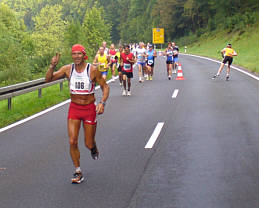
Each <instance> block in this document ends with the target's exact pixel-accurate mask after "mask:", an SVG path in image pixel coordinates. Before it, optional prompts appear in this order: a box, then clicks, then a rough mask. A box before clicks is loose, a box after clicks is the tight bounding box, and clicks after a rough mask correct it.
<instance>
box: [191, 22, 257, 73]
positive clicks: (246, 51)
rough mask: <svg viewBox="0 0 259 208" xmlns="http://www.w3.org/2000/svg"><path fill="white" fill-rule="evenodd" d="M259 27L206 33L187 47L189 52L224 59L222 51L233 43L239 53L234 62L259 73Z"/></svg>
mask: <svg viewBox="0 0 259 208" xmlns="http://www.w3.org/2000/svg"><path fill="white" fill-rule="evenodd" d="M258 34H259V27H258V26H257V27H253V28H247V30H246V31H245V32H243V33H242V34H240V32H236V33H231V34H228V33H226V32H223V31H221V32H217V33H216V34H214V35H208V34H206V35H204V36H202V37H201V38H199V40H198V41H197V42H195V43H193V44H191V45H189V46H188V48H187V53H191V54H196V55H202V56H206V57H212V58H216V59H219V60H222V57H221V54H220V51H221V50H222V49H223V48H225V47H226V44H227V43H231V44H232V47H233V49H234V50H235V51H236V52H237V53H238V56H237V57H234V61H233V64H235V65H239V66H242V67H244V68H246V69H248V70H249V71H250V72H252V73H256V74H259V41H258Z"/></svg>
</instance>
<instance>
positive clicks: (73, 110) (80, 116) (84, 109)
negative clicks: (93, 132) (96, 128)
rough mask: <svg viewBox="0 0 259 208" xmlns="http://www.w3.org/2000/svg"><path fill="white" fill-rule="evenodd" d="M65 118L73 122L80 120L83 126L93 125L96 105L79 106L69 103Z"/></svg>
mask: <svg viewBox="0 0 259 208" xmlns="http://www.w3.org/2000/svg"><path fill="white" fill-rule="evenodd" d="M67 118H68V119H73V120H82V121H83V122H84V123H85V124H90V125H95V124H96V123H97V121H96V105H95V104H94V103H90V104H87V105H79V104H76V103H72V102H71V103H70V106H69V110H68V117H67Z"/></svg>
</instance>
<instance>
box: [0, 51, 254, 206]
mask: <svg viewBox="0 0 259 208" xmlns="http://www.w3.org/2000/svg"><path fill="white" fill-rule="evenodd" d="M180 62H181V63H182V68H183V72H184V78H185V80H183V81H180V80H178V81H176V80H170V81H169V80H168V79H167V77H166V69H165V60H164V58H163V57H159V58H158V59H157V61H156V65H155V67H156V68H155V75H154V80H153V81H146V82H144V83H143V84H140V83H138V82H137V81H138V77H137V72H136V71H135V74H134V76H135V77H134V79H133V84H132V96H131V97H123V96H122V95H121V93H122V88H121V86H119V84H118V80H117V81H116V82H115V83H111V84H110V87H111V94H110V98H109V101H108V103H107V105H106V107H105V114H104V115H102V116H99V117H98V129H97V135H96V140H97V145H98V147H99V150H100V160H98V161H94V160H92V159H91V156H90V152H89V151H88V150H87V149H86V148H85V147H84V144H83V139H82V132H81V134H80V144H79V145H80V151H81V168H82V170H83V173H84V175H85V176H86V179H87V180H86V181H85V182H84V183H82V184H80V185H72V184H70V177H71V176H72V174H73V171H74V169H73V166H72V162H71V159H70V156H69V145H68V137H67V126H66V117H67V110H68V105H64V106H63V107H60V108H58V109H56V110H53V111H51V112H49V113H47V114H44V115H42V116H40V117H38V118H35V119H33V120H31V121H28V122H26V123H24V124H22V125H19V126H17V127H14V128H11V129H9V130H7V131H4V132H2V133H1V134H0V207H1V208H36V207H37V208H52V207H53V208H56V207H57V208H88V207H89V208H90V207H91V208H214V207H215V208H232V207H233V208H255V207H259V194H258V193H259V183H258V181H259V131H258V129H259V108H258V106H259V93H258V92H259V82H258V81H257V80H255V79H253V78H251V77H248V76H247V75H244V74H242V73H240V72H237V71H235V70H232V71H231V77H230V81H229V82H226V81H225V80H224V75H223V76H222V77H221V78H219V79H217V80H211V77H212V75H214V74H215V73H216V71H217V69H218V66H219V64H217V63H213V62H211V61H208V60H202V59H199V58H195V57H189V56H185V55H181V57H180ZM224 72H225V71H224ZM174 78H175V75H174ZM176 89H177V90H179V91H178V95H177V97H176V98H172V94H173V92H174V91H175V90H176ZM96 97H97V99H98V100H99V99H100V98H101V94H100V90H99V91H97V93H96ZM158 122H163V123H164V126H163V128H162V130H161V132H160V134H159V136H158V138H157V140H156V142H155V144H154V146H153V148H151V149H145V145H146V144H147V142H148V141H149V138H150V136H151V135H152V133H153V131H154V129H155V127H156V125H157V123H158Z"/></svg>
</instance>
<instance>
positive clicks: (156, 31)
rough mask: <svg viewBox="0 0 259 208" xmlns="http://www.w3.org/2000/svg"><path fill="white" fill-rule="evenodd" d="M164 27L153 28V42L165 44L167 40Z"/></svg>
mask: <svg viewBox="0 0 259 208" xmlns="http://www.w3.org/2000/svg"><path fill="white" fill-rule="evenodd" d="M164 37H165V30H164V28H153V44H164V42H165V38H164Z"/></svg>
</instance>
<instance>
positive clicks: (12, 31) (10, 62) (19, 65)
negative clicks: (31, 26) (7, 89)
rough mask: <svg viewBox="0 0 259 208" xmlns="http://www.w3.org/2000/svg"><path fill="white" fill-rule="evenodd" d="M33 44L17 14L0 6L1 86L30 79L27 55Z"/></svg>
mask: <svg viewBox="0 0 259 208" xmlns="http://www.w3.org/2000/svg"><path fill="white" fill-rule="evenodd" d="M27 43H28V45H30V44H31V42H30V41H29V35H28V34H27V33H26V32H25V30H24V25H23V23H22V22H21V21H19V20H18V19H17V18H16V16H15V13H14V12H13V11H12V10H11V9H10V8H8V7H7V6H5V5H0V45H1V47H0V86H3V85H8V84H10V83H15V82H18V81H25V80H26V78H29V77H30V71H29V62H28V61H27V60H26V55H28V54H30V50H33V49H32V48H33V46H32V44H31V48H28V47H27Z"/></svg>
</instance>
